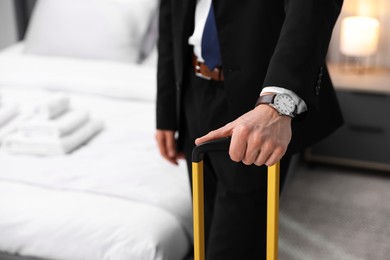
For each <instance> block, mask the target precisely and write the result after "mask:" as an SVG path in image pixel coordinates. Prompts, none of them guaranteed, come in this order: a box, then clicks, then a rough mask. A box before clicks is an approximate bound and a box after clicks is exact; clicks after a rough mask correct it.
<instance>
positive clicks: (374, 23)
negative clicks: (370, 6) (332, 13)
mask: <svg viewBox="0 0 390 260" xmlns="http://www.w3.org/2000/svg"><path fill="white" fill-rule="evenodd" d="M378 39H379V21H378V20H377V19H375V18H371V17H365V16H351V17H347V18H344V19H343V21H342V24H341V41H340V51H341V53H343V54H344V55H347V56H356V57H365V56H370V55H373V54H375V53H376V51H377V49H378Z"/></svg>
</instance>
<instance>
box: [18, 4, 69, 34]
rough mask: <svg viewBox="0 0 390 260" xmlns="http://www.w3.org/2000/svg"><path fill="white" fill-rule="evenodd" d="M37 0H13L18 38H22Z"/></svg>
mask: <svg viewBox="0 0 390 260" xmlns="http://www.w3.org/2000/svg"><path fill="white" fill-rule="evenodd" d="M36 1H37V0H14V7H15V17H16V23H17V27H18V39H19V40H22V39H23V38H24V35H25V33H26V30H27V26H28V22H29V20H30V16H31V13H32V10H33V8H34V5H35V3H36ZM65 1H66V0H65Z"/></svg>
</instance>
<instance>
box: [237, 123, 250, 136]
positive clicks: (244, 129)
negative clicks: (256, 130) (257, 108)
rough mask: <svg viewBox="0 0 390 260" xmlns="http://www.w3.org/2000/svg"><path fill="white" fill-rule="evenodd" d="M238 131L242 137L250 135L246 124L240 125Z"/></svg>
mask: <svg viewBox="0 0 390 260" xmlns="http://www.w3.org/2000/svg"><path fill="white" fill-rule="evenodd" d="M237 131H238V133H239V134H240V135H242V136H247V135H249V133H250V128H249V127H248V126H247V125H246V124H240V125H239V126H238V127H237Z"/></svg>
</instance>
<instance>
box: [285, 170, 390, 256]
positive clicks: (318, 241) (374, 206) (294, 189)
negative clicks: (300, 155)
mask: <svg viewBox="0 0 390 260" xmlns="http://www.w3.org/2000/svg"><path fill="white" fill-rule="evenodd" d="M293 169H295V171H293V172H292V176H291V177H290V179H289V180H288V183H287V185H286V188H285V190H284V192H283V196H282V198H281V202H280V206H281V209H280V233H279V259H280V260H389V259H390V173H387V174H379V173H377V172H373V171H358V170H354V169H347V168H345V169H343V168H341V169H340V168H337V167H331V166H324V165H316V166H315V167H308V166H307V165H305V164H303V163H299V164H298V165H297V166H295V167H293Z"/></svg>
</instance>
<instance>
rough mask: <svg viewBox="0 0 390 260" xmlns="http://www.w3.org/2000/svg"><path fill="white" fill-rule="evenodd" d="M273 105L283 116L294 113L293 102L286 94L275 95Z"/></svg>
mask: <svg viewBox="0 0 390 260" xmlns="http://www.w3.org/2000/svg"><path fill="white" fill-rule="evenodd" d="M274 105H275V107H276V108H277V110H278V111H279V113H281V114H283V115H292V114H293V113H294V111H295V104H294V100H293V99H292V97H291V96H290V95H287V94H280V95H276V97H275V100H274Z"/></svg>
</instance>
